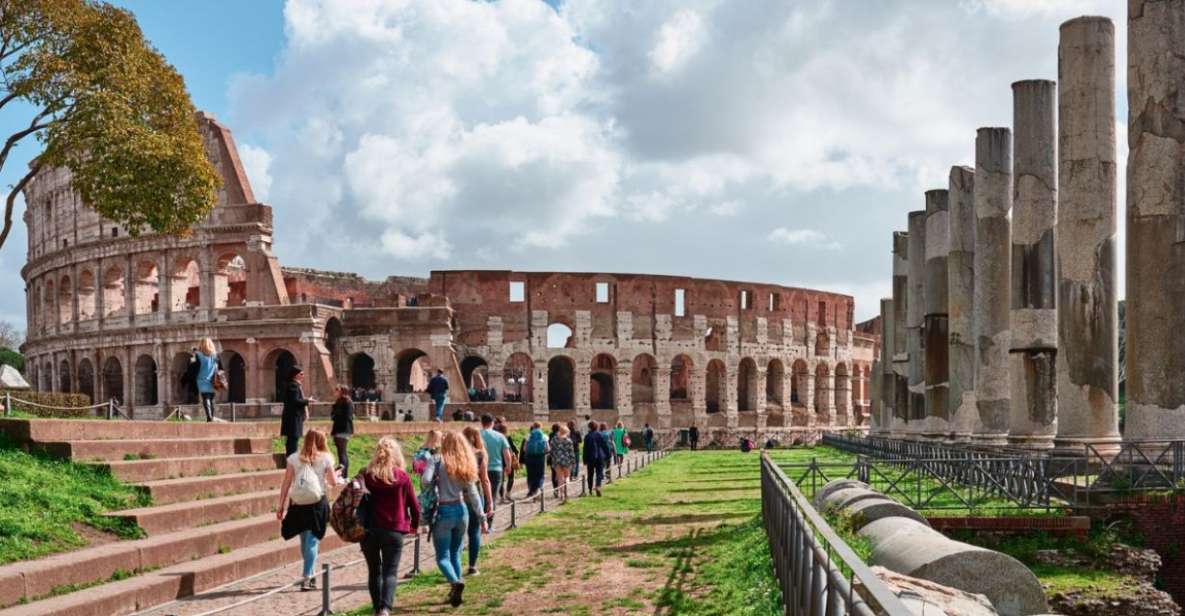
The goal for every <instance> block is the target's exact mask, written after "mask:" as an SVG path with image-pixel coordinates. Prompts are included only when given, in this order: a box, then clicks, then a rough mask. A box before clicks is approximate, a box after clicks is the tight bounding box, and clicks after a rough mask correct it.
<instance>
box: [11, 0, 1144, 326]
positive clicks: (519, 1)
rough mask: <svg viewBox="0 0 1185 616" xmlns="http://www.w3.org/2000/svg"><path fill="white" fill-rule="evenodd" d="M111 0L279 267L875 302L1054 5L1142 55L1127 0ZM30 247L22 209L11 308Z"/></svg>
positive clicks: (1004, 107)
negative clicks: (261, 219)
mask: <svg viewBox="0 0 1185 616" xmlns="http://www.w3.org/2000/svg"><path fill="white" fill-rule="evenodd" d="M118 4H121V5H122V6H126V7H127V8H129V9H130V10H132V11H133V12H134V13H135V14H136V16H137V18H138V19H139V20H140V24H141V26H142V28H143V29H144V32H145V34H146V35H147V37H148V38H149V39H150V40H151V41H152V42H153V44H154V45H156V46H157V47H158V48H159V49H160V50H161V51H162V52H163V53H164V55H165V56H166V57H167V58H168V59H169V61H170V62H172V63H173V64H174V65H175V66H176V67H177V68H178V69H179V70H180V72H181V73H182V75H183V76H184V77H185V79H186V82H187V85H188V87H189V90H190V92H191V94H192V96H193V98H194V102H195V103H196V105H197V106H198V107H199V108H201V109H204V110H207V111H211V112H213V113H214V114H215V115H217V116H218V117H219V118H220V119H221V120H222V121H223V122H224V123H226V124H227V125H228V126H229V127H230V128H231V130H232V131H233V132H234V134H235V136H236V138H237V140H238V143H239V147H240V153H241V154H242V155H243V159H244V164H245V166H246V167H247V171H248V174H249V176H250V177H251V179H252V182H253V184H254V188H255V191H256V195H257V196H259V197H260V198H261V199H262V200H264V201H266V202H267V203H269V204H270V205H272V206H273V207H274V208H275V218H276V238H275V250H276V252H277V254H278V255H279V257H280V259H281V262H282V263H284V264H287V265H294V266H305V267H317V268H323V269H331V270H343V271H356V272H358V273H360V274H363V275H365V276H367V277H370V278H382V277H384V276H387V275H393V274H411V275H425V274H426V273H427V272H428V271H429V270H430V269H443V268H468V267H480V268H515V269H535V270H547V269H557V270H580V271H621V272H649V273H669V274H683V275H692V276H702V277H709V278H726V279H737V280H755V281H764V282H775V283H782V284H787V285H797V286H805V287H814V288H825V289H829V290H835V291H841V292H847V293H851V294H853V295H854V296H855V297H856V299H857V317H858V318H867V317H869V316H872V314H873V312H874V311H875V310H876V309H877V302H876V300H877V299H878V298H879V297H881V296H883V295H886V294H887V293H888V292H889V266H890V262H889V248H890V247H889V239H890V233H891V231H892V230H894V229H903V228H904V226H905V218H906V212H908V211H910V210H914V209H920V208H921V207H922V206H923V199H922V195H923V192H924V191H925V190H927V189H930V188H939V187H945V182H946V177H947V171H948V169H949V167H950V166H951V165H956V164H970V163H972V160H971V156H972V153H973V139H974V134H975V129H976V128H977V127H979V126H1007V125H1009V124H1011V117H1010V116H1011V92H1010V88H1009V84H1010V83H1011V82H1012V81H1015V80H1019V79H1026V78H1051V79H1052V78H1056V66H1057V55H1056V50H1057V47H1056V46H1057V27H1058V25H1059V24H1060V23H1061V22H1062V21H1064V20H1065V19H1068V18H1072V17H1075V16H1078V15H1079V14H1083V13H1090V14H1103V15H1107V16H1110V17H1112V18H1113V19H1115V20H1116V21H1117V23H1118V24H1119V25H1120V27H1119V28H1118V31H1119V34H1120V37H1119V41H1118V43H1119V57H1120V58H1122V57H1123V54H1124V53H1125V41H1124V40H1123V32H1122V31H1123V28H1122V25H1123V16H1124V10H1125V7H1124V3H1123V2H1122V0H958V1H956V2H952V1H951V0H909V1H905V0H898V1H894V2H881V3H875V4H872V3H849V2H839V1H835V0H804V1H803V2H794V3H789V2H785V1H784V0H649V1H647V2H645V3H637V2H623V1H610V0H564V1H562V2H560V1H559V0H552V1H551V2H549V3H548V4H544V3H543V2H542V1H541V0H497V1H496V2H472V1H470V0H350V1H348V2H347V1H346V0H341V1H334V0H250V1H242V0H237V1H231V0H203V1H201V2H198V1H190V2H180V1H175V2H164V1H160V0H139V1H131V0H127V1H124V2H119V3H118ZM1117 68H1118V70H1119V71H1120V74H1119V78H1120V87H1122V80H1123V77H1124V75H1123V70H1124V63H1123V62H1122V61H1120V62H1119V63H1118V65H1117ZM1117 94H1119V93H1118V92H1117ZM1118 102H1119V108H1118V115H1117V126H1118V127H1119V128H1120V129H1122V126H1123V121H1122V118H1123V117H1124V114H1125V113H1126V110H1125V107H1124V105H1123V102H1124V101H1123V98H1122V97H1119V99H1118ZM20 121H21V119H20V118H17V117H14V116H13V114H12V113H9V111H8V110H6V111H5V114H4V115H3V116H2V117H0V129H9V128H11V127H13V126H15V125H17V124H18V123H19V122H20ZM1125 148H1126V145H1125V137H1124V135H1123V134H1122V132H1121V133H1120V152H1121V156H1120V160H1121V161H1122V160H1123V159H1124V158H1125V156H1123V155H1122V154H1123V153H1125V151H1126V150H1125ZM34 152H35V147H34V144H29V145H27V146H25V147H23V148H22V149H21V151H19V152H18V153H17V154H16V155H15V158H16V159H15V160H11V161H10V162H9V163H8V165H7V168H6V169H5V170H4V171H3V173H2V174H0V183H3V184H5V185H8V184H11V183H12V182H13V181H15V179H16V178H18V177H19V171H20V169H22V168H23V167H24V162H25V161H26V160H27V159H28V157H29V156H30V155H31V154H33V153H34ZM1121 174H1122V170H1121ZM1120 195H1121V196H1120V204H1121V207H1122V191H1121V193H1120ZM19 215H20V212H18V216H19ZM1121 219H1122V217H1121ZM24 253H25V237H24V225H23V223H21V222H19V219H18V223H17V228H16V229H15V230H14V232H13V234H12V236H11V237H10V238H9V240H8V243H7V244H6V245H5V247H4V248H3V249H0V289H2V290H3V291H4V292H3V293H0V319H4V320H9V321H13V322H16V323H19V324H23V322H24V299H23V296H22V295H23V294H22V291H23V284H22V282H21V280H20V276H19V269H20V267H21V265H22V264H23V262H24V256H25V255H24ZM1121 288H1122V287H1121Z"/></svg>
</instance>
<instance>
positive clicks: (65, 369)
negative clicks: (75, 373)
mask: <svg viewBox="0 0 1185 616" xmlns="http://www.w3.org/2000/svg"><path fill="white" fill-rule="evenodd" d="M70 377H71V374H70V360H67V359H63V360H62V363H61V364H58V388H59V389H60V390H61V391H62V393H67V394H68V393H70V392H72V391H74V386H73V384H72V380H73V379H71V378H70Z"/></svg>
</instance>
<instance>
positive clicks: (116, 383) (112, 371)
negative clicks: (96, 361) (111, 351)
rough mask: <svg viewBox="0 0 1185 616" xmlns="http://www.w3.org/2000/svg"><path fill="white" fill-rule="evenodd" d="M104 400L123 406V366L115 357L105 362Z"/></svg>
mask: <svg viewBox="0 0 1185 616" xmlns="http://www.w3.org/2000/svg"><path fill="white" fill-rule="evenodd" d="M103 398H104V399H105V400H115V401H116V402H118V403H120V404H123V366H121V365H120V363H119V359H117V358H115V357H108V358H107V361H105V362H103Z"/></svg>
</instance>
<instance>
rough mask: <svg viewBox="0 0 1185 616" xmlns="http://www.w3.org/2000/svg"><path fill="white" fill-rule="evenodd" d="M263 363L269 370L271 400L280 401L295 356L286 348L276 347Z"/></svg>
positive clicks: (294, 361)
mask: <svg viewBox="0 0 1185 616" xmlns="http://www.w3.org/2000/svg"><path fill="white" fill-rule="evenodd" d="M264 365H265V366H267V367H268V369H269V370H270V372H271V377H272V384H273V389H272V401H273V402H281V401H283V399H284V389H285V388H286V387H287V385H288V379H289V377H290V376H291V375H292V368H293V367H295V366H296V356H295V355H293V354H292V352H291V351H289V350H288V349H276V350H274V351H272V352H271V353H269V354H268V356H267V359H266V360H264ZM265 382H266V381H265Z"/></svg>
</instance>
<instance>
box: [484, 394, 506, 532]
mask: <svg viewBox="0 0 1185 616" xmlns="http://www.w3.org/2000/svg"><path fill="white" fill-rule="evenodd" d="M481 440H482V443H483V444H484V445H485V449H486V454H488V456H489V459H488V460H486V475H487V476H488V477H489V480H490V492H491V493H492V494H493V498H495V499H496V498H497V497H498V495H499V494H500V493H501V492H500V490H501V489H502V473H503V472H504V471H505V470H506V468H508V467H509V466H510V441H509V440H507V438H506V437H505V436H503V435H502V433H501V432H498V431H497V430H495V429H494V416H493V415H490V414H489V413H483V414H482V416H481ZM497 509H498V507H497V506H496V501H494V502H491V503H490V507H489V510H490V517H489V521H490V526H493V525H494V514H495V513H496V512H497Z"/></svg>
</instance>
